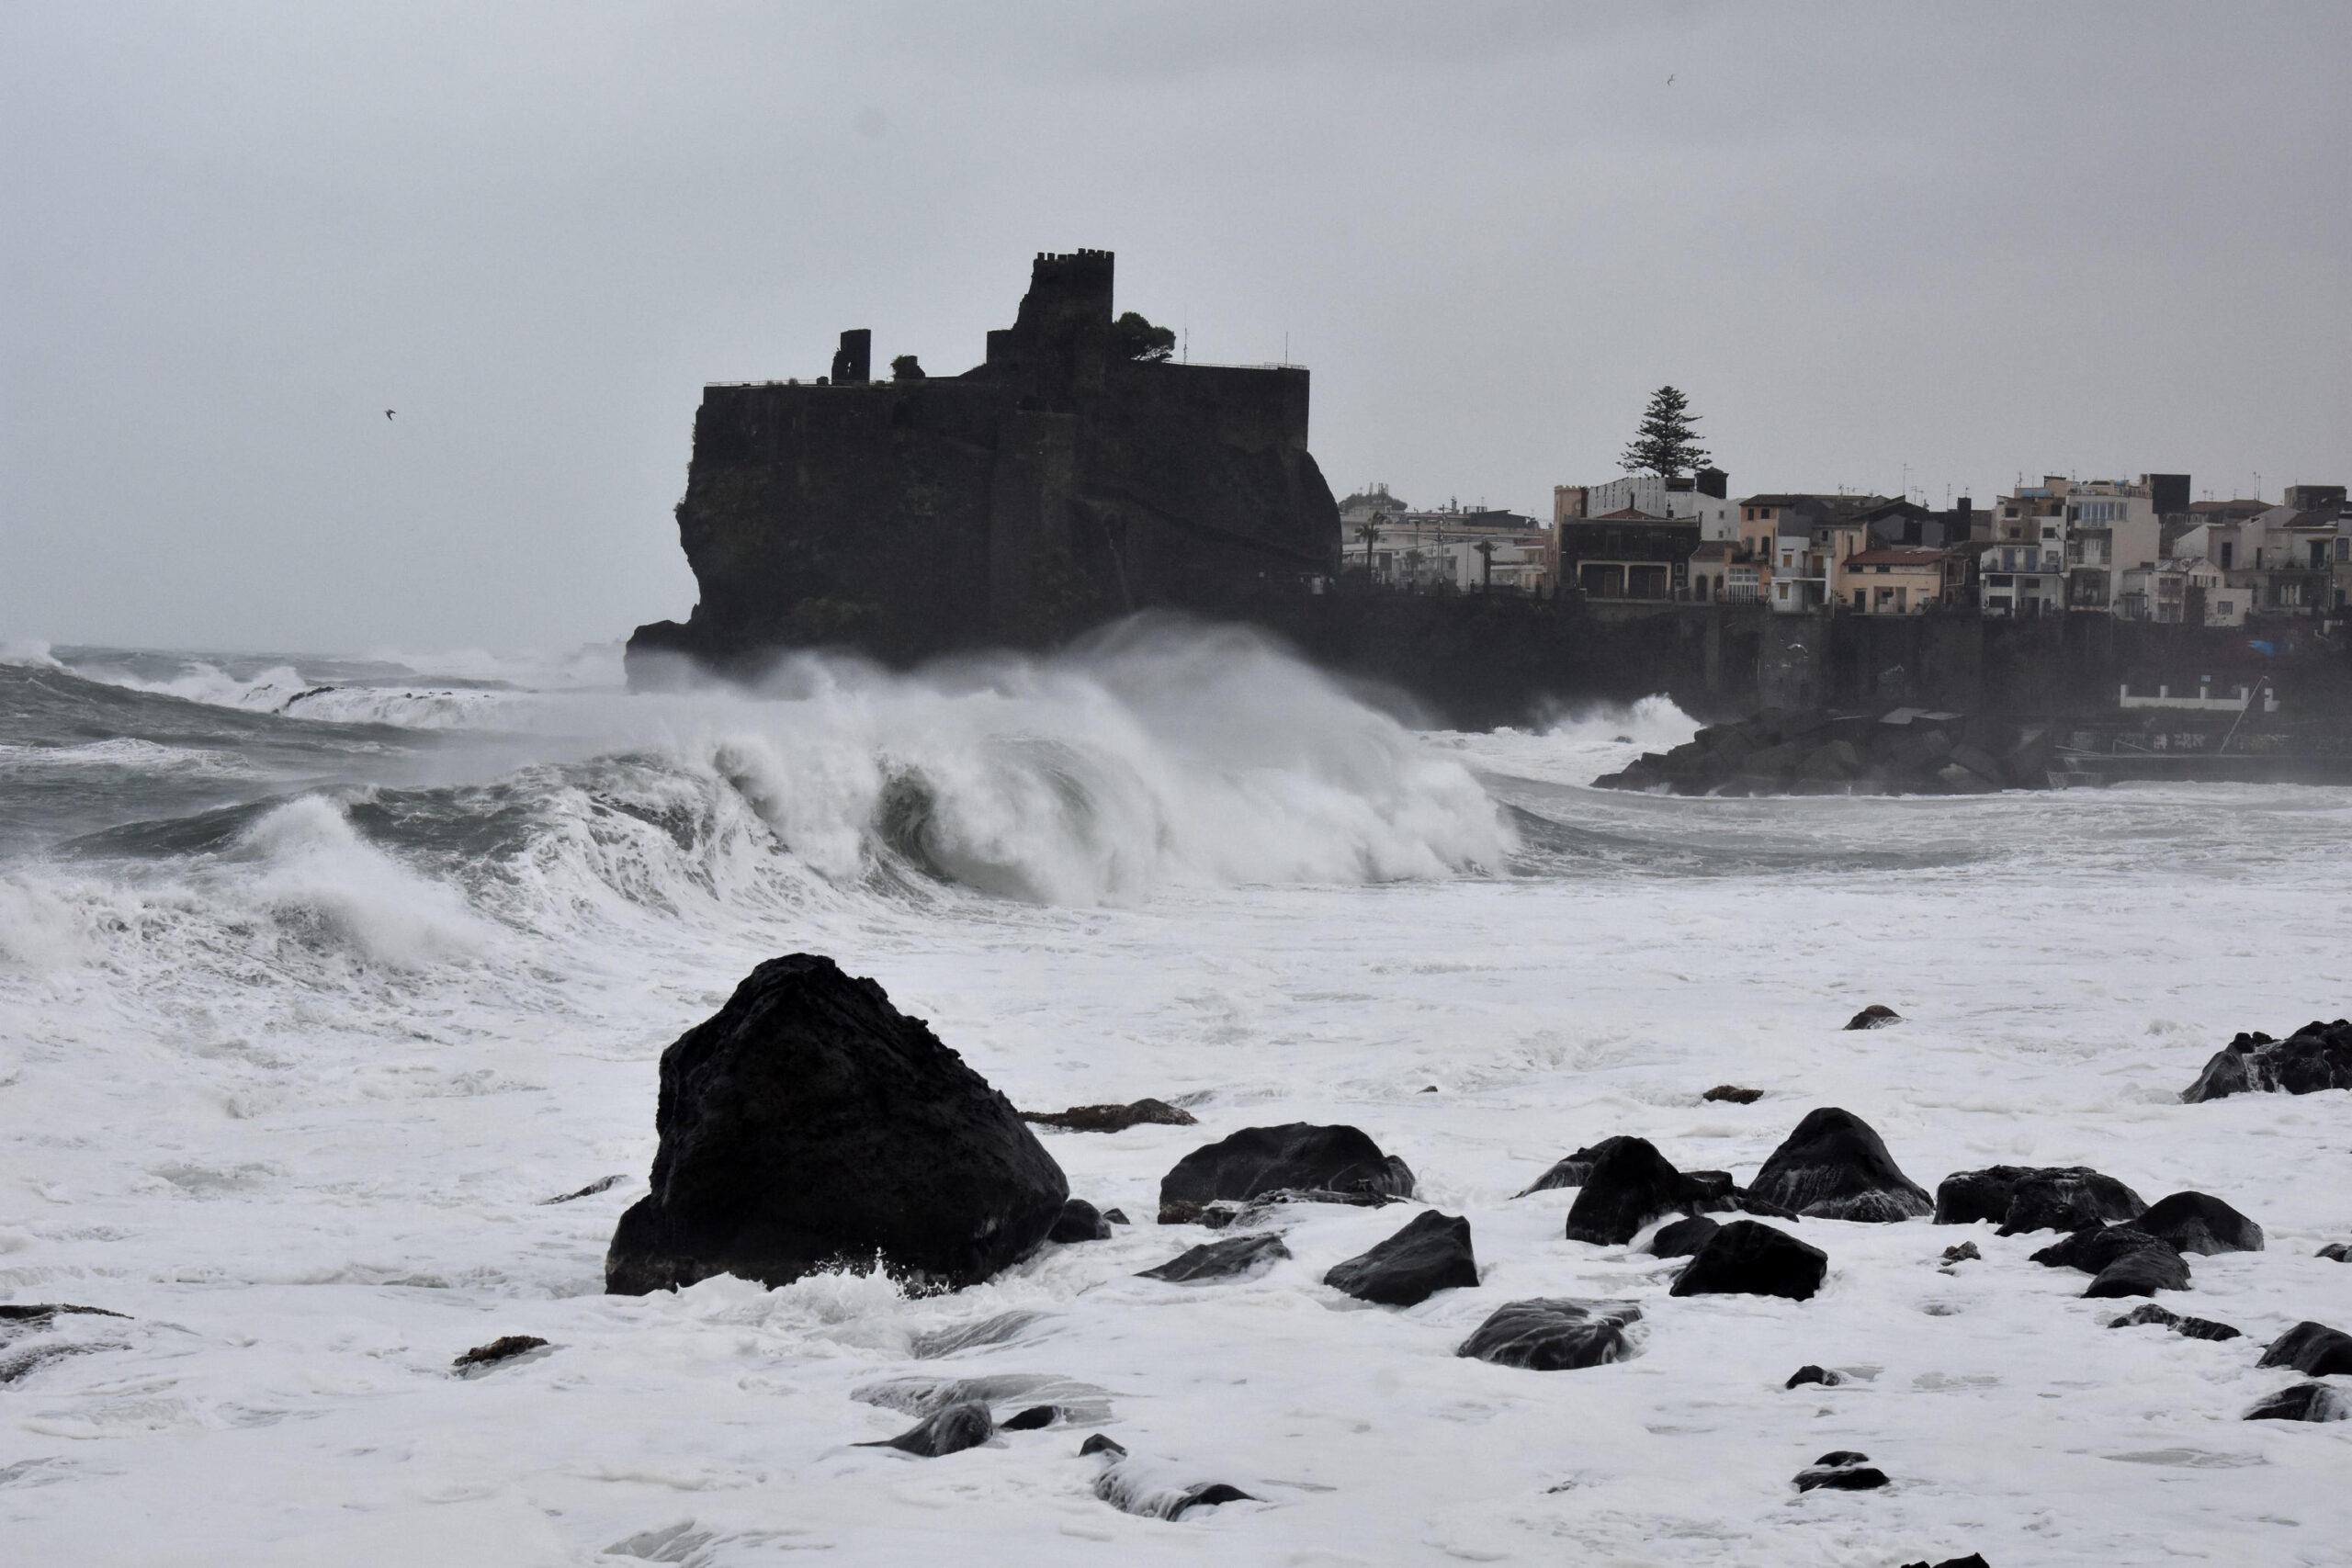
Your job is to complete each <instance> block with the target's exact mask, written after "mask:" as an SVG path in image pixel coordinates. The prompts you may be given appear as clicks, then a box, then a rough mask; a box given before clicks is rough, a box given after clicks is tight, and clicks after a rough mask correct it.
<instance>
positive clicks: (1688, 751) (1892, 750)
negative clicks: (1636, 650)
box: [1592, 708, 2054, 795]
mask: <svg viewBox="0 0 2352 1568" xmlns="http://www.w3.org/2000/svg"><path fill="white" fill-rule="evenodd" d="M2053 752H2054V743H2053V741H2052V737H2051V734H2050V731H2049V730H2048V728H2044V727H2030V728H2029V727H2025V726H2019V725H2015V724H2010V723H2006V722H2002V721H1998V720H1993V719H1985V718H1973V719H1965V720H1963V719H1962V717H1961V716H1959V715H1956V714H1925V713H1920V712H1918V711H1917V709H1912V708H1897V709H1894V710H1892V711H1890V712H1888V713H1887V714H1886V715H1885V716H1883V718H1880V717H1873V716H1871V715H1869V714H1836V713H1831V712H1829V711H1828V710H1826V709H1809V710H1802V711H1790V710H1787V709H1767V710H1766V711H1764V712H1762V713H1759V714H1757V715H1756V716H1753V717H1751V718H1747V719H1743V720H1741V721H1740V722H1738V723H1736V724H1718V725H1711V726H1709V727H1708V728H1704V729H1702V730H1700V731H1699V732H1698V734H1696V735H1695V736H1693V737H1691V740H1690V741H1689V743H1688V744H1686V745H1681V746H1677V747H1676V748H1675V749H1674V750H1671V751H1668V752H1666V753H1664V754H1659V753H1656V752H1652V753H1648V754H1645V755H1644V756H1642V757H1640V758H1638V759H1636V760H1635V761H1634V762H1633V763H1631V764H1630V765H1628V766H1627V767H1626V768H1625V769H1624V770H1623V772H1621V773H1610V774H1608V775H1606V776H1604V777H1601V778H1598V779H1595V780H1593V781H1592V782H1593V784H1595V786H1597V787H1599V788H1601V789H1665V790H1669V791H1671V792H1673V793H1674V794H1677V795H1717V794H1720V795H1949V794H1982V793H1985V792H1988V791H1992V790H1998V789H2003V788H2018V789H2047V788H2049V787H2050V763H2051V761H2052V755H2053Z"/></svg>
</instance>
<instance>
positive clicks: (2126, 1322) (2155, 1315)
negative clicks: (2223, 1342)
mask: <svg viewBox="0 0 2352 1568" xmlns="http://www.w3.org/2000/svg"><path fill="white" fill-rule="evenodd" d="M2151 1323H2154V1324H2162V1325H2164V1326H2165V1327H2166V1328H2169V1329H2171V1330H2172V1331H2173V1332H2174V1333H2175V1334H2177V1335H2179V1336H2181V1337H2183V1338H2187V1339H2236V1338H2239V1337H2241V1336H2240V1334H2239V1332H2238V1330H2236V1329H2234V1328H2233V1327H2231V1326H2230V1325H2228V1324H2226V1323H2216V1322H2214V1321H2213V1320H2212V1319H2211V1318H2210V1317H2183V1316H2181V1315H2180V1314H2178V1313H2177V1312H2172V1311H2169V1310H2167V1309H2165V1308H2164V1307H2160V1306H2158V1305H2157V1304H2156V1303H2154V1302H2150V1303H2147V1304H2146V1305H2144V1306H2136V1307H2133V1308H2132V1309H2131V1311H2130V1312H2127V1313H2125V1314H2123V1315H2122V1316H2121V1317H2111V1318H2109V1319H2108V1320H2107V1325H2108V1326H2109V1328H2138V1327H2140V1326H2141V1325H2144V1324H2151Z"/></svg>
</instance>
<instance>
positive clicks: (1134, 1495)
mask: <svg viewBox="0 0 2352 1568" xmlns="http://www.w3.org/2000/svg"><path fill="white" fill-rule="evenodd" d="M1121 1453H1122V1454H1123V1455H1124V1453H1125V1450H1121ZM1094 1495H1096V1496H1097V1497H1100V1498H1102V1499H1103V1501H1104V1502H1106V1503H1108V1504H1110V1505H1111V1506H1113V1507H1114V1508H1116V1509H1118V1510H1119V1511H1120V1512H1122V1513H1126V1514H1138V1515H1141V1516H1142V1517H1145V1518H1153V1519H1169V1520H1176V1519H1181V1518H1182V1517H1184V1516H1185V1515H1186V1514H1188V1513H1190V1512H1192V1510H1193V1509H1194V1508H1209V1507H1216V1506H1219V1505H1221V1504H1225V1503H1254V1502H1256V1501H1258V1499H1257V1498H1256V1497H1255V1496H1253V1495H1251V1494H1250V1493H1247V1492H1244V1491H1243V1490H1241V1488H1240V1487H1238V1486H1235V1485H1233V1484H1231V1483H1227V1482H1223V1481H1204V1482H1199V1483H1194V1484H1193V1485H1190V1486H1166V1485H1156V1484H1154V1483H1151V1482H1150V1481H1148V1480H1146V1479H1145V1478H1144V1477H1142V1476H1140V1475H1138V1474H1136V1472H1135V1467H1134V1466H1133V1465H1131V1464H1128V1463H1125V1462H1124V1461H1123V1460H1119V1459H1114V1461H1112V1462H1111V1463H1110V1464H1108V1465H1106V1466H1105V1467H1104V1468H1103V1473H1102V1474H1100V1475H1098V1476H1096V1477H1095V1478H1094Z"/></svg>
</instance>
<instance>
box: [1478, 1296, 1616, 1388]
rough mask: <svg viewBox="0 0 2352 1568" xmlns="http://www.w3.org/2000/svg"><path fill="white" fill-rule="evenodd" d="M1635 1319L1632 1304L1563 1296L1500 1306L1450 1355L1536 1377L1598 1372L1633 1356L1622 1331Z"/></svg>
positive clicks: (1537, 1298) (1531, 1299)
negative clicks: (1583, 1369) (1582, 1369)
mask: <svg viewBox="0 0 2352 1568" xmlns="http://www.w3.org/2000/svg"><path fill="white" fill-rule="evenodd" d="M1641 1315H1642V1309H1641V1308H1640V1307H1639V1306H1636V1305H1635V1304H1634V1303H1632V1302H1606V1301H1583V1300H1577V1299H1574V1298H1570V1297H1565V1296H1553V1297H1544V1296H1538V1297H1532V1298H1530V1299H1529V1300H1526V1301H1518V1302H1506V1303H1503V1304H1502V1305H1501V1306H1498V1307H1497V1308H1496V1309H1495V1310H1494V1311H1493V1312H1492V1313H1490V1314H1487V1321H1486V1322H1484V1323H1482V1324H1480V1325H1478V1326H1477V1327H1476V1329H1475V1330H1473V1331H1472V1333H1471V1335H1470V1337H1469V1338H1467V1339H1464V1341H1463V1342H1462V1344H1461V1346H1460V1348H1457V1349H1456V1350H1455V1351H1454V1352H1453V1353H1454V1354H1455V1355H1457V1356H1468V1357H1473V1358H1475V1359H1478V1360H1481V1361H1492V1362H1494V1363H1495V1364H1496V1365H1497V1366H1498V1367H1525V1368H1526V1369H1528V1370H1529V1371H1538V1372H1556V1371H1567V1370H1570V1369H1572V1368H1577V1367H1598V1366H1603V1365H1606V1364H1607V1363H1609V1362H1611V1361H1620V1360H1623V1359H1626V1358H1627V1357H1629V1356H1631V1355H1632V1354H1633V1353H1634V1345H1633V1341H1632V1340H1631V1339H1630V1338H1629V1337H1627V1336H1626V1333H1625V1328H1626V1325H1628V1324H1632V1323H1635V1322H1638V1321H1639V1320H1640V1318H1641Z"/></svg>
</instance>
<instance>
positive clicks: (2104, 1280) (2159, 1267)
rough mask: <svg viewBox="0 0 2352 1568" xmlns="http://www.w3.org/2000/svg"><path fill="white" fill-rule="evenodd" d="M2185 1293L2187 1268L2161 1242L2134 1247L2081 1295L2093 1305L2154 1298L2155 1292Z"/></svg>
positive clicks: (2101, 1270)
mask: <svg viewBox="0 0 2352 1568" xmlns="http://www.w3.org/2000/svg"><path fill="white" fill-rule="evenodd" d="M2187 1289H2188V1264H2187V1263H2185V1262H2183V1261H2182V1260H2181V1257H2180V1254H2179V1253H2177V1252H2175V1251H2174V1250H2173V1249H2172V1248H2171V1247H2166V1246H2165V1245H2164V1244H2163V1243H2162V1242H2157V1243H2154V1245H2152V1246H2148V1247H2133V1248H2131V1250H2130V1251H2128V1252H2125V1253H2122V1254H2120V1256H2118V1257H2117V1258H2115V1259H2114V1261H2112V1262H2110V1263H2109V1264H2108V1266H2107V1267H2106V1268H2104V1269H2100V1270H2099V1271H2098V1275H2097V1276H2096V1277H2095V1278H2093V1279H2092V1280H2091V1282H2090V1283H2089V1284H2088V1285H2086V1286H2085V1287H2084V1288H2083V1294H2084V1295H2085V1296H2086V1297H2087V1298H2089V1299H2090V1300H2093V1301H2109V1300H2113V1299H2114V1298H2116V1297H2119V1296H2153V1295H2154V1294H2155V1293H2156V1292H2158V1291H2185V1290H2187Z"/></svg>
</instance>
